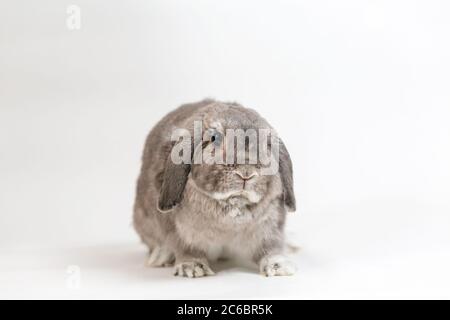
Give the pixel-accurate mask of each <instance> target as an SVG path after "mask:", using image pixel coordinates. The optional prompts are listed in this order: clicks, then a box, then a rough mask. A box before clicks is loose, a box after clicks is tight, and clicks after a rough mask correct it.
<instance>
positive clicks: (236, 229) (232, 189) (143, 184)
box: [134, 100, 295, 278]
mask: <svg viewBox="0 0 450 320" xmlns="http://www.w3.org/2000/svg"><path fill="white" fill-rule="evenodd" d="M198 124H200V126H201V131H200V132H201V136H200V137H197V138H195V135H196V134H197V136H198V132H196V125H197V126H198ZM248 129H253V130H254V131H256V132H259V131H260V129H263V130H266V129H270V130H272V128H271V126H270V125H269V124H268V122H267V121H266V120H265V119H263V118H262V117H261V116H260V115H259V114H258V113H257V112H256V111H254V110H252V109H248V108H244V107H242V106H241V105H239V104H237V103H223V102H218V101H214V100H204V101H201V102H197V103H191V104H185V105H182V106H180V107H179V108H177V109H176V110H174V111H172V112H170V113H169V114H168V115H166V116H165V117H164V118H163V119H162V120H161V121H159V122H158V123H157V124H156V126H155V127H154V128H153V129H152V130H151V132H150V134H149V135H148V138H147V140H146V144H145V149H144V154H143V157H142V169H141V173H140V176H139V179H138V184H137V194H136V201H135V207H134V227H135V229H136V231H137V233H138V234H139V235H140V237H141V239H142V241H143V242H144V243H145V244H146V245H147V246H148V248H149V257H148V260H147V265H148V266H150V267H164V266H172V265H175V268H174V274H175V275H176V276H185V277H191V278H195V277H203V276H208V275H213V274H214V272H213V270H212V269H211V267H210V264H209V262H210V261H214V260H216V259H219V258H228V257H239V258H241V259H242V258H244V259H248V260H251V261H253V262H254V263H256V264H257V265H259V270H260V272H261V274H263V275H266V276H284V275H292V274H293V273H294V272H295V266H294V264H293V263H292V262H291V261H290V260H289V259H288V258H287V257H286V256H285V255H284V249H285V241H284V225H285V218H286V213H287V212H288V211H295V196H294V190H293V175H292V162H291V159H290V156H289V153H288V151H287V149H286V147H285V145H284V144H283V142H282V141H281V139H279V138H278V137H276V139H272V138H273V137H275V135H274V134H270V138H269V139H266V140H267V143H266V142H264V141H262V139H261V137H259V138H258V146H259V149H261V148H262V149H265V150H266V151H267V152H268V153H269V154H270V153H271V152H272V150H275V149H278V156H277V158H278V159H279V162H278V164H277V165H276V169H277V171H276V172H274V173H273V174H262V173H263V170H264V169H266V171H267V168H268V164H267V163H264V164H262V163H261V161H259V159H258V160H257V161H256V162H255V161H253V163H252V164H251V163H250V161H248V160H249V157H248V155H249V151H250V143H251V142H250V139H249V136H248V135H246V136H245V142H244V145H245V150H244V151H245V152H244V155H245V157H244V160H245V161H243V162H242V161H240V162H239V161H236V157H234V156H233V160H234V161H232V162H229V161H226V162H224V163H220V161H216V162H211V161H209V162H208V161H204V159H203V161H194V160H193V159H194V158H195V157H196V156H198V155H199V154H200V155H202V156H203V157H204V158H208V156H209V159H211V158H212V155H213V154H214V155H215V154H216V152H218V151H217V150H219V151H223V153H224V154H225V155H226V154H231V149H227V148H229V145H228V144H227V143H226V141H230V140H229V139H227V136H228V135H229V132H232V131H233V130H235V131H237V130H243V131H244V132H247V130H248ZM176 130H178V131H180V130H181V132H183V133H184V136H183V137H181V138H179V139H178V140H176V141H173V140H174V135H173V134H174V132H177V131H176ZM230 130H231V131H230ZM197 131H198V130H197ZM241 132H242V131H241ZM271 132H274V131H273V130H272V131H271ZM233 139H234V138H233ZM261 141H262V142H261ZM274 141H275V143H277V144H278V147H277V148H274V146H273V142H274ZM265 143H266V145H264V144H265ZM186 146H188V147H187V148H185V147H186ZM241 146H242V144H241ZM264 147H266V148H264ZM174 148H177V149H176V150H175V149H174ZM183 148H184V149H183ZM257 149H258V148H257ZM180 150H182V151H181V152H180ZM212 150H213V151H212ZM233 150H234V151H235V152H234V153H235V154H238V150H237V148H234V149H233ZM252 150H255V149H252ZM175 151H176V152H175ZM191 151H192V154H188V153H190V152H191ZM185 153H186V154H185ZM234 153H233V154H234ZM174 155H180V156H181V157H182V158H183V159H184V160H182V161H181V162H180V161H174ZM175 158H176V157H175ZM186 159H188V160H192V161H186ZM227 159H228V158H227ZM273 159H274V157H272V160H273ZM175 160H176V159H175ZM270 165H271V164H270Z"/></svg>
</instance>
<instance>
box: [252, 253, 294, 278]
mask: <svg viewBox="0 0 450 320" xmlns="http://www.w3.org/2000/svg"><path fill="white" fill-rule="evenodd" d="M259 269H260V272H261V274H262V275H264V276H266V277H273V276H292V275H293V274H294V273H295V271H296V267H295V265H294V263H292V262H291V261H290V260H288V259H287V258H286V257H285V256H283V255H273V256H268V257H265V258H263V259H262V260H261V262H260V265H259Z"/></svg>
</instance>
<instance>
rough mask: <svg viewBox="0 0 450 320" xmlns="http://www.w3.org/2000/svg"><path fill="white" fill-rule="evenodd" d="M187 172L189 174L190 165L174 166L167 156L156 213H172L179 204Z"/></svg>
mask: <svg viewBox="0 0 450 320" xmlns="http://www.w3.org/2000/svg"><path fill="white" fill-rule="evenodd" d="M189 172H191V164H187V163H181V164H175V163H174V162H173V161H172V158H171V155H170V154H169V156H168V157H167V160H166V166H165V169H164V174H163V179H162V185H161V191H160V194H159V200H158V211H160V212H162V213H165V212H169V211H172V210H173V209H174V207H175V206H176V205H177V204H179V203H180V202H181V200H182V198H183V191H184V188H185V186H186V182H187V180H188V176H189Z"/></svg>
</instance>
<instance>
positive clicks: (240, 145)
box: [191, 112, 273, 205]
mask: <svg viewBox="0 0 450 320" xmlns="http://www.w3.org/2000/svg"><path fill="white" fill-rule="evenodd" d="M215 119H217V118H215ZM255 125H256V126H255ZM257 125H258V121H256V122H255V121H252V119H249V118H248V116H246V115H245V114H242V113H238V114H236V115H235V117H232V116H230V112H228V113H227V118H226V120H222V121H220V122H219V121H217V120H215V121H214V122H212V123H211V124H210V125H209V126H208V128H207V130H206V131H205V133H204V135H203V137H202V141H201V143H200V144H198V146H197V147H196V149H195V153H197V154H198V153H201V155H202V161H201V163H199V164H194V165H193V166H192V169H191V177H192V180H193V182H194V184H195V186H196V187H197V188H198V189H199V191H202V192H203V193H206V194H207V195H209V196H210V197H212V198H214V199H215V200H220V201H226V202H229V203H232V204H234V203H240V204H244V205H246V204H251V203H257V202H259V201H260V200H261V199H262V198H263V197H264V195H265V193H266V192H267V189H268V185H269V183H270V182H271V179H273V176H270V175H265V174H263V172H262V169H263V168H264V167H266V166H264V165H263V163H262V162H261V159H260V158H259V154H258V145H259V143H266V144H267V147H266V148H267V150H268V151H269V152H270V143H269V142H268V141H262V140H261V142H260V139H261V137H258V135H257V133H258V129H260V128H258V127H257ZM249 132H250V134H249ZM252 133H254V134H252ZM240 135H241V136H240ZM242 135H243V136H242ZM239 136H240V137H239ZM239 139H240V140H239ZM238 140H239V141H240V142H239V141H238Z"/></svg>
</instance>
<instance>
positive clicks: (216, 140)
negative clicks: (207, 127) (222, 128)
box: [209, 132, 222, 146]
mask: <svg viewBox="0 0 450 320" xmlns="http://www.w3.org/2000/svg"><path fill="white" fill-rule="evenodd" d="M209 140H210V141H211V142H212V143H214V144H215V145H216V146H218V145H220V143H221V142H222V136H221V135H220V133H218V132H215V133H214V134H213V135H212V136H211V138H210V139H209Z"/></svg>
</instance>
